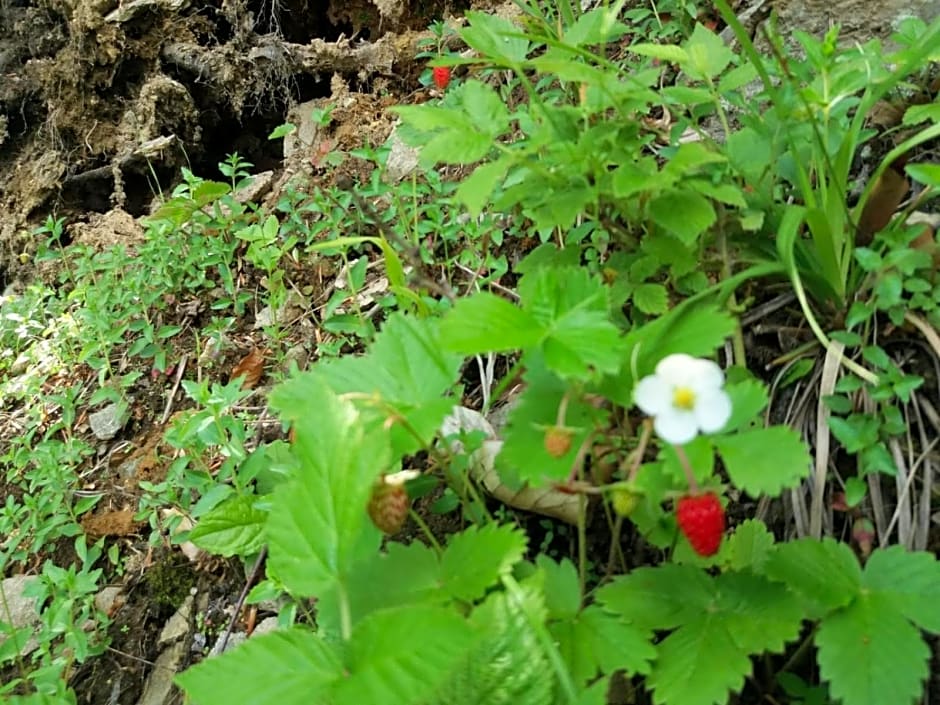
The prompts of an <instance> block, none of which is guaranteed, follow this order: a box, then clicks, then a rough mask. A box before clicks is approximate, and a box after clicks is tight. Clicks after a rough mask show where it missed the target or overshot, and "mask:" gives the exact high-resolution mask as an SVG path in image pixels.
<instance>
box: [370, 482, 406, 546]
mask: <svg viewBox="0 0 940 705" xmlns="http://www.w3.org/2000/svg"><path fill="white" fill-rule="evenodd" d="M410 506H411V500H410V499H409V498H408V492H407V491H406V490H405V485H404V483H403V482H397V481H395V480H391V481H390V476H388V475H383V476H382V477H380V478H379V479H378V481H377V482H376V483H375V486H374V487H373V488H372V496H371V497H370V498H369V506H368V507H367V510H368V512H369V517H370V518H371V519H372V523H373V524H375V526H376V528H378V529H379V530H380V531H384V532H385V533H386V534H397V533H398V532H399V531H401V527H402V526H404V525H405V519H407V518H408V508H409V507H410Z"/></svg>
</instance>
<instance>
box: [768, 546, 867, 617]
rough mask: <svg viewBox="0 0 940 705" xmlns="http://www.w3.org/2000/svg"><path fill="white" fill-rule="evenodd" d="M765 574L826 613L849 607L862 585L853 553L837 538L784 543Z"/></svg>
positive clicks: (772, 555) (777, 549) (774, 552)
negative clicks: (784, 584)
mask: <svg viewBox="0 0 940 705" xmlns="http://www.w3.org/2000/svg"><path fill="white" fill-rule="evenodd" d="M765 573H766V575H767V576H769V577H770V578H772V579H774V580H779V581H780V582H783V583H786V585H787V587H789V588H790V590H792V591H793V592H795V593H796V594H797V595H798V596H799V597H800V598H802V599H803V600H804V601H805V602H807V603H809V604H811V605H814V606H818V607H819V608H821V610H823V611H825V610H831V609H836V608H839V607H843V606H845V605H848V604H849V603H850V602H851V601H852V598H853V596H855V595H856V594H858V591H859V587H860V585H861V569H860V568H859V565H858V560H856V558H855V555H854V554H853V553H852V550H851V549H850V548H849V547H848V546H846V545H845V544H844V543H838V542H836V541H834V540H833V539H823V540H822V541H816V540H813V539H800V540H798V541H790V542H788V543H785V544H780V545H778V546H777V548H776V549H775V550H774V551H773V553H772V554H771V556H770V559H769V560H768V561H767V565H766V568H765Z"/></svg>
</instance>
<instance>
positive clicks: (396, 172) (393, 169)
mask: <svg viewBox="0 0 940 705" xmlns="http://www.w3.org/2000/svg"><path fill="white" fill-rule="evenodd" d="M388 142H389V147H391V151H390V152H389V153H388V161H386V163H385V173H384V174H383V178H384V179H385V181H386V182H388V183H393V184H394V183H398V182H399V181H401V180H402V179H404V178H406V177H408V176H411V174H412V173H413V172H414V170H415V169H417V168H418V158H419V156H420V155H421V151H420V150H419V149H418V148H417V147H411V146H409V145H407V144H405V143H404V142H403V141H402V139H401V137H400V136H399V134H398V128H397V127H396V128H395V129H394V130H393V131H392V134H391V136H390V137H389V138H388Z"/></svg>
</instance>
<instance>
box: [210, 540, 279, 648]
mask: <svg viewBox="0 0 940 705" xmlns="http://www.w3.org/2000/svg"><path fill="white" fill-rule="evenodd" d="M267 557H268V547H267V546H264V547H262V549H261V553H259V554H258V558H257V560H256V561H255V564H254V566H252V568H251V573H250V574H249V575H248V579H247V580H246V581H245V586H244V587H243V588H242V591H241V594H240V595H239V596H238V601H237V602H236V603H235V610H234V611H233V612H232V618H231V619H230V620H229V622H228V626H227V627H226V628H225V633H224V634H222V641H221V642H220V646H219V648H218V653H220V654H221V653H224V652H225V646H226V644H228V638H229V637H230V636H232V630H233V629H235V622H237V621H238V615H239V614H241V611H242V607H244V606H245V599H246V598H247V597H248V591H249V590H251V586H252V585H254V583H255V580H257V579H258V575H259V574H260V573H261V566H262V565H264V559H265V558H267Z"/></svg>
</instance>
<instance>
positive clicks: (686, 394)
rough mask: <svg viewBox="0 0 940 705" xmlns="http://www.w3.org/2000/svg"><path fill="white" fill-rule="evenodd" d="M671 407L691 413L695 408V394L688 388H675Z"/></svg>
mask: <svg viewBox="0 0 940 705" xmlns="http://www.w3.org/2000/svg"><path fill="white" fill-rule="evenodd" d="M672 405H673V406H674V407H676V408H677V409H684V410H685V411H692V409H694V408H695V392H693V391H692V390H691V389H689V388H688V387H676V391H674V392H673V393H672Z"/></svg>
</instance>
